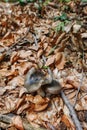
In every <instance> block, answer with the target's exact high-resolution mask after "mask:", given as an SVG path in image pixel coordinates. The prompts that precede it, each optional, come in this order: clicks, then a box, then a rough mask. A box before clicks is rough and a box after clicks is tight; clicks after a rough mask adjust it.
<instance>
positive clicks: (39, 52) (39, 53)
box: [37, 49, 43, 58]
mask: <svg viewBox="0 0 87 130" xmlns="http://www.w3.org/2000/svg"><path fill="white" fill-rule="evenodd" d="M42 54H43V50H42V49H40V50H39V51H38V53H37V57H38V58H40V56H41V55H42Z"/></svg>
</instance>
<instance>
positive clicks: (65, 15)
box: [54, 13, 68, 21]
mask: <svg viewBox="0 0 87 130" xmlns="http://www.w3.org/2000/svg"><path fill="white" fill-rule="evenodd" d="M57 20H61V21H65V20H68V17H67V14H66V13H62V14H61V15H60V16H56V17H54V21H57Z"/></svg>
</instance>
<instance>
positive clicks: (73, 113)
mask: <svg viewBox="0 0 87 130" xmlns="http://www.w3.org/2000/svg"><path fill="white" fill-rule="evenodd" d="M61 96H62V99H63V101H64V102H65V104H66V106H67V107H68V109H69V111H70V115H71V117H72V119H73V122H74V124H75V126H76V130H82V126H81V124H80V122H79V120H78V118H77V115H76V112H75V110H74V108H73V106H72V105H71V104H70V102H69V100H68V99H67V98H66V96H65V94H64V92H63V91H61Z"/></svg>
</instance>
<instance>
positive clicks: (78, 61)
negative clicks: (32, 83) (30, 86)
mask: <svg viewBox="0 0 87 130" xmlns="http://www.w3.org/2000/svg"><path fill="white" fill-rule="evenodd" d="M37 3H38V2H37ZM55 4H57V5H58V4H59V5H60V6H59V8H57V7H56V8H55V6H54V5H55ZM4 6H5V5H4ZM43 7H44V8H42V10H41V14H39V12H38V9H37V8H36V7H35V5H34V3H29V4H26V5H25V6H21V5H20V4H18V5H11V6H10V7H9V8H10V9H11V13H10V14H8V13H6V11H4V7H3V5H2V6H0V12H1V14H0V62H1V63H0V114H8V113H14V114H15V118H14V119H13V124H14V126H15V128H16V129H19V130H23V129H24V128H23V123H22V119H21V118H22V117H23V118H24V119H25V120H26V121H28V122H29V123H30V124H33V125H34V126H35V127H40V126H43V127H45V128H46V129H51V130H53V129H58V130H59V129H61V130H62V129H63V127H62V126H63V125H64V128H67V129H71V130H75V125H74V124H73V121H72V119H71V117H70V116H69V110H68V109H67V107H66V105H65V104H64V102H63V100H62V98H61V96H60V95H56V96H54V95H53V96H52V97H50V98H49V97H48V98H47V97H41V96H40V95H31V94H26V89H25V88H24V78H25V75H26V73H27V72H28V70H30V69H31V68H32V67H35V68H38V67H39V68H41V69H42V70H43V71H45V73H48V72H47V68H48V67H50V68H51V70H52V71H53V76H54V77H55V78H57V79H58V81H59V82H60V84H61V85H62V89H63V91H64V93H65V94H66V96H67V97H68V99H69V100H70V102H71V104H73V103H74V101H75V95H76V93H77V90H78V87H79V84H80V81H81V75H82V73H81V70H82V69H83V71H84V78H83V81H82V86H81V89H80V92H79V95H78V100H77V103H76V106H75V110H76V111H77V113H79V112H80V111H81V112H82V114H83V115H84V111H85V112H87V106H86V105H85V104H87V95H86V94H87V54H86V50H87V49H86V48H87V47H86V42H87V30H86V27H87V26H86V18H85V15H86V14H87V8H86V6H85V7H84V6H83V7H81V6H80V1H79V0H78V1H77V2H74V1H71V2H69V3H65V10H64V8H63V7H64V5H63V3H61V2H59V3H58V1H53V2H50V3H49V4H48V5H47V6H43ZM66 7H68V8H70V9H67V8H66ZM78 7H79V10H78ZM64 11H66V13H67V17H68V19H69V22H70V23H69V24H68V25H66V26H65V23H63V22H65V21H64V20H66V19H67V18H66V17H65V15H64V16H62V14H63V12H64ZM38 14H39V15H41V17H42V18H41V17H40V16H38ZM79 14H80V16H79ZM54 16H56V21H55V20H54ZM57 17H58V18H59V19H57ZM62 17H63V18H62ZM60 22H62V25H63V26H64V31H65V32H62V31H61V27H59V29H60V30H59V32H56V28H57V26H58V25H60V24H59V23H60ZM57 31H58V30H57ZM34 34H35V35H36V38H37V46H36V45H35V42H34V38H33V35H34ZM42 55H44V56H46V58H47V61H46V63H45V65H44V63H43V61H42ZM43 66H46V67H43ZM78 117H79V118H80V115H79V114H78ZM85 118H86V120H85V121H84V119H83V120H82V121H81V123H82V126H83V128H84V129H87V125H86V123H87V117H85ZM18 122H19V123H18ZM18 124H19V125H18ZM8 130H9V129H8Z"/></svg>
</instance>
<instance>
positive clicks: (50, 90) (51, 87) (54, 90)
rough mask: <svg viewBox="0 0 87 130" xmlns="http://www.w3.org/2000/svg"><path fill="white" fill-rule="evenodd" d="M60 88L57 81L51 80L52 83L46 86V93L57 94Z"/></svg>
mask: <svg viewBox="0 0 87 130" xmlns="http://www.w3.org/2000/svg"><path fill="white" fill-rule="evenodd" d="M61 89H62V87H61V85H60V83H59V82H58V81H57V80H53V81H52V83H50V84H49V85H46V92H48V93H50V94H58V93H60V91H61Z"/></svg>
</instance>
